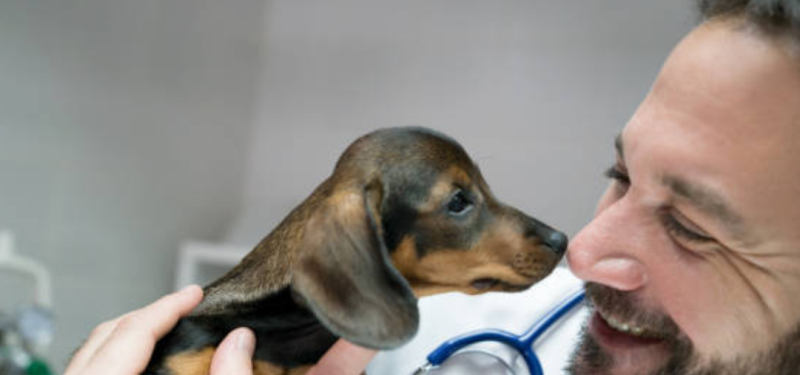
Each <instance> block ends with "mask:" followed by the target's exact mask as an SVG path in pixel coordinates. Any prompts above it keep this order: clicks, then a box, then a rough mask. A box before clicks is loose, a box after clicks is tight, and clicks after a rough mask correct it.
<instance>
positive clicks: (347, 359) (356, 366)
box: [306, 339, 378, 375]
mask: <svg viewBox="0 0 800 375" xmlns="http://www.w3.org/2000/svg"><path fill="white" fill-rule="evenodd" d="M376 354H378V352H377V351H375V350H372V349H367V348H362V347H360V346H358V345H355V344H352V343H350V342H348V341H345V340H344V339H339V341H337V342H336V343H335V344H333V346H332V347H331V348H330V349H328V352H327V353H325V355H324V356H322V358H321V359H320V360H319V362H317V364H316V365H315V366H314V367H312V368H311V370H310V371H309V372H308V373H306V375H358V374H361V373H363V372H364V369H366V368H367V365H368V364H369V362H370V361H371V360H372V358H373V357H375V355H376Z"/></svg>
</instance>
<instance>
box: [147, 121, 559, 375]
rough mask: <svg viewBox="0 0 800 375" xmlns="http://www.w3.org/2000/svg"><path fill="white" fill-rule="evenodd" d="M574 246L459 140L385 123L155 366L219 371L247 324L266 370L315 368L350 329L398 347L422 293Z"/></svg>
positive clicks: (498, 273) (511, 273) (544, 268)
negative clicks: (492, 180) (493, 185)
mask: <svg viewBox="0 0 800 375" xmlns="http://www.w3.org/2000/svg"><path fill="white" fill-rule="evenodd" d="M565 247H566V238H565V237H564V236H563V235H562V234H561V233H559V232H557V231H554V230H553V229H552V228H550V227H548V226H546V225H544V224H542V223H541V222H539V221H537V220H535V219H533V218H531V217H529V216H526V215H525V214H523V213H522V212H520V211H518V210H516V209H514V208H511V207H509V206H505V205H503V204H501V203H500V202H499V201H497V200H496V199H495V198H494V196H493V195H492V193H491V192H490V191H489V187H488V185H487V184H486V182H485V181H484V180H483V178H482V177H481V174H480V171H479V170H478V168H477V167H476V166H475V164H474V163H473V162H472V160H470V158H469V156H467V153H466V152H465V151H464V150H463V149H462V148H461V146H459V145H458V144H457V143H456V142H455V141H453V140H452V139H450V138H448V137H447V136H444V135H442V134H440V133H437V132H434V131H431V130H427V129H423V128H393V129H384V130H379V131H376V132H373V133H370V134H367V135H365V136H363V137H361V138H359V139H358V140H356V141H355V142H354V143H353V144H352V145H350V147H349V148H348V149H347V150H346V151H345V152H344V154H343V155H342V156H341V158H340V159H339V161H338V162H337V164H336V168H335V170H334V171H333V174H332V175H331V177H329V178H328V179H327V180H325V181H324V182H323V183H322V184H321V185H320V186H319V187H317V189H316V190H315V191H314V192H313V193H312V194H311V196H310V197H308V198H307V199H306V200H305V201H304V202H303V203H302V204H300V206H298V207H297V208H295V209H294V210H293V211H292V212H291V213H290V214H289V216H288V217H286V219H284V220H283V222H281V223H280V224H279V225H278V227H277V228H275V230H273V231H272V233H270V234H269V235H268V236H267V237H266V238H264V240H262V241H261V243H259V244H258V246H256V248H255V249H254V250H253V251H252V252H250V253H249V254H248V255H247V256H246V257H245V258H244V260H242V262H241V263H240V264H239V265H237V266H236V267H235V268H234V269H233V270H231V271H230V272H229V273H228V274H226V275H225V276H223V277H222V278H221V279H219V280H217V281H216V282H214V283H212V284H211V285H209V286H207V287H206V288H205V298H204V300H203V302H202V303H201V304H200V306H199V307H197V308H196V309H195V310H194V311H193V312H192V313H191V315H189V316H187V317H185V318H183V319H182V320H181V321H180V322H179V323H178V325H177V326H176V327H175V328H174V329H173V330H172V331H171V332H170V333H169V334H168V335H167V336H166V337H164V338H163V339H162V340H161V341H160V342H159V343H158V345H157V347H156V350H155V353H154V356H153V359H152V360H151V362H150V365H149V366H148V369H147V371H145V373H146V374H158V375H197V374H207V372H208V368H209V363H210V360H211V357H212V356H213V353H214V348H215V347H216V346H217V345H218V344H219V343H220V341H221V340H222V339H223V338H224V336H225V335H226V334H227V333H228V332H230V331H231V330H233V329H234V328H236V327H241V326H246V327H249V328H251V329H252V330H253V331H254V332H255V333H256V337H257V348H256V352H255V360H256V362H255V363H256V364H255V366H254V367H255V370H256V373H259V374H302V373H304V372H305V371H306V370H307V368H308V367H309V366H311V365H313V364H314V363H316V361H317V360H318V359H319V358H320V357H321V356H322V354H323V353H325V351H326V350H327V349H328V348H329V347H330V346H331V345H332V344H333V343H334V341H336V340H337V338H339V337H342V338H345V339H347V340H349V341H351V342H353V343H356V344H359V345H362V346H365V347H370V348H375V349H387V348H393V347H396V346H399V345H401V344H403V343H405V342H406V341H407V340H409V339H410V338H411V337H412V336H414V334H415V332H416V330H417V325H418V322H419V315H418V311H417V297H420V296H425V295H430V294H435V293H441V292H448V291H461V292H464V293H470V294H476V293H482V292H487V291H519V290H523V289H526V288H528V287H529V286H530V285H532V284H533V283H535V282H537V281H538V280H540V279H541V278H543V277H544V276H546V275H547V274H548V273H549V272H550V271H551V270H552V269H553V267H554V266H555V265H556V264H557V262H558V261H559V259H560V257H561V255H562V254H563V252H564V250H565Z"/></svg>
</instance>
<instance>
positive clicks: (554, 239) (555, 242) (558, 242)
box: [542, 230, 569, 255]
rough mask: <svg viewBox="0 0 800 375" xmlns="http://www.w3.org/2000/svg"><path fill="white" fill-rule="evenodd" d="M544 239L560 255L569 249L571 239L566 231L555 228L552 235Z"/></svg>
mask: <svg viewBox="0 0 800 375" xmlns="http://www.w3.org/2000/svg"><path fill="white" fill-rule="evenodd" d="M542 240H543V241H544V243H545V245H547V246H548V247H550V248H551V249H553V251H554V252H555V253H556V254H558V255H563V254H564V252H566V251H567V244H568V243H569V239H567V235H566V234H564V233H561V232H559V231H557V230H554V231H552V232H550V235H548V236H547V237H546V238H543V239H542Z"/></svg>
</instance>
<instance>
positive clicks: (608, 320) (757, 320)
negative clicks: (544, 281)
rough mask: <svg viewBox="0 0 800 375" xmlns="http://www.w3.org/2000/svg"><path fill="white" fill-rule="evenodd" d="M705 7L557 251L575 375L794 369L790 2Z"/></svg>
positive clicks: (795, 218) (799, 278)
mask: <svg viewBox="0 0 800 375" xmlns="http://www.w3.org/2000/svg"><path fill="white" fill-rule="evenodd" d="M701 7H702V10H703V12H704V15H705V17H706V21H705V22H704V23H703V24H702V25H700V26H699V27H698V28H697V29H695V30H694V31H692V32H691V33H690V34H689V35H688V36H687V37H686V38H685V39H684V40H683V41H682V42H681V43H680V44H679V45H678V46H677V47H676V49H675V50H674V51H673V53H672V54H671V55H670V57H669V58H668V60H667V61H666V63H665V65H664V67H663V69H662V71H661V73H660V74H659V76H658V78H657V79H656V81H655V83H654V85H653V88H652V90H651V92H650V93H649V95H648V96H647V97H646V98H645V100H644V102H643V103H642V104H641V106H640V107H639V109H638V110H637V111H636V113H635V114H634V115H633V118H632V119H631V120H630V122H629V124H628V125H627V126H626V128H625V129H624V130H623V132H622V133H621V135H620V136H619V138H618V139H617V145H616V146H617V163H616V164H615V165H614V166H613V167H612V168H611V169H610V170H609V172H608V175H609V176H610V177H611V178H612V179H613V180H614V181H613V182H612V183H611V186H610V187H609V188H608V190H607V191H606V193H605V195H604V196H603V198H602V199H601V201H600V204H599V207H598V209H597V214H596V217H595V218H594V220H593V221H592V222H591V223H590V224H589V225H588V226H586V228H585V229H584V230H583V231H581V232H580V233H579V234H578V235H577V236H576V237H575V238H574V239H573V241H572V244H571V246H570V248H569V251H568V254H567V255H568V260H569V264H570V267H571V269H572V271H573V272H574V273H575V275H577V276H578V277H580V278H581V279H583V280H585V281H586V282H587V294H588V296H589V300H590V301H591V302H592V303H593V304H594V306H595V312H594V314H593V315H592V317H591V318H590V321H589V323H588V328H587V329H586V334H585V336H584V337H583V339H582V343H581V345H580V348H579V349H578V351H577V353H576V355H575V356H574V358H573V360H572V364H571V366H570V371H571V372H572V373H573V374H576V375H584V374H614V375H626V374H737V375H746V374H771V375H779V374H798V373H800V298H798V297H797V293H798V290H800V228H799V227H798V223H800V33H798V32H799V31H800V29H798V26H800V18H798V17H800V1H796V0H793V1H766V0H764V1H761V0H757V1H750V2H747V1H735V0H720V1H704V2H702V4H701ZM793 17H794V18H793Z"/></svg>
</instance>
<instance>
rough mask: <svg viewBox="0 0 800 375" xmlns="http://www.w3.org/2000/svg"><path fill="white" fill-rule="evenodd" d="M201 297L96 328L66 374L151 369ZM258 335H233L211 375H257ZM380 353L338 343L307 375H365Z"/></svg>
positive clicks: (182, 297)
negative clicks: (160, 346) (158, 350)
mask: <svg viewBox="0 0 800 375" xmlns="http://www.w3.org/2000/svg"><path fill="white" fill-rule="evenodd" d="M202 298H203V291H202V289H201V288H200V287H198V286H189V287H186V288H184V289H183V290H181V291H180V292H177V293H173V294H170V295H167V296H165V297H162V298H161V299H159V300H158V301H156V302H153V303H152V304H150V305H148V306H146V307H144V308H142V309H139V310H136V311H132V312H130V313H127V314H125V315H123V316H120V317H118V318H116V319H113V320H110V321H107V322H105V323H102V324H100V325H99V326H97V327H96V328H95V329H94V331H92V334H91V335H90V336H89V338H88V339H87V340H86V343H85V344H84V345H83V346H82V347H81V348H80V349H79V350H78V352H77V353H76V354H75V356H74V357H73V358H72V361H71V362H70V364H69V365H68V367H67V370H66V372H65V373H64V375H94V374H105V375H108V374H111V375H138V374H141V373H142V371H144V370H145V368H146V367H147V363H148V362H149V361H150V357H151V356H152V354H153V348H154V347H155V345H156V342H158V340H159V339H160V338H161V337H163V336H164V335H165V334H167V332H169V331H170V330H171V329H172V327H174V326H175V324H177V322H178V320H179V319H180V318H181V317H182V316H184V315H186V314H188V313H189V312H190V311H191V310H192V309H193V308H194V307H195V306H197V304H199V303H200V301H201V300H202ZM254 350H255V335H254V334H253V332H252V331H250V330H249V329H247V328H238V329H235V330H233V331H232V332H231V333H229V334H228V335H227V336H226V337H225V339H224V340H223V341H222V342H221V343H220V345H219V346H218V347H217V350H216V351H215V353H214V357H213V359H212V361H211V368H210V374H211V375H222V374H236V375H252V374H253V362H252V357H253V352H254ZM376 353H377V352H375V351H373V350H370V349H365V348H362V347H359V346H356V345H354V344H351V343H349V342H347V341H345V340H339V341H338V342H337V343H336V344H334V346H333V347H331V349H330V350H328V352H327V353H326V354H325V355H324V356H323V357H322V358H321V359H320V361H319V362H318V363H317V365H316V366H314V367H313V368H311V369H310V371H309V372H308V373H307V374H306V375H357V374H361V373H362V372H363V371H364V369H365V368H366V367H367V364H368V363H369V361H370V360H372V358H373V357H374V356H375V354H376Z"/></svg>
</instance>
